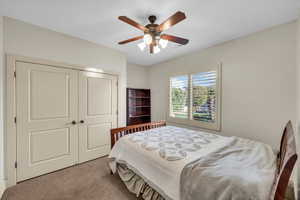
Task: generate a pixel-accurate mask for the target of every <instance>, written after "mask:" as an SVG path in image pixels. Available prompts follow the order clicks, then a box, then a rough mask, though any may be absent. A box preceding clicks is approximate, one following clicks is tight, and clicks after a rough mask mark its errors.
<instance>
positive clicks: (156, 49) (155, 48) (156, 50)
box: [153, 45, 160, 54]
mask: <svg viewBox="0 0 300 200" xmlns="http://www.w3.org/2000/svg"><path fill="white" fill-rule="evenodd" d="M159 52H160V48H159V47H158V45H156V46H154V47H153V53H154V54H157V53H159Z"/></svg>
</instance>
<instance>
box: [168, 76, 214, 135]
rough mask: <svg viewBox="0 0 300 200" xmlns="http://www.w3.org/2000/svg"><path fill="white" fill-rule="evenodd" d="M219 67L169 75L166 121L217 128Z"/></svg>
mask: <svg viewBox="0 0 300 200" xmlns="http://www.w3.org/2000/svg"><path fill="white" fill-rule="evenodd" d="M218 71H219V70H212V71H207V72H199V73H195V74H186V75H180V76H174V77H171V78H170V104H169V118H168V119H169V121H171V122H175V123H183V124H187V125H192V126H199V127H202V128H207V129H213V130H219V129H220V119H219V110H220V108H219V107H220V106H219V84H220V83H219V79H220V78H219V77H218V76H219V75H218Z"/></svg>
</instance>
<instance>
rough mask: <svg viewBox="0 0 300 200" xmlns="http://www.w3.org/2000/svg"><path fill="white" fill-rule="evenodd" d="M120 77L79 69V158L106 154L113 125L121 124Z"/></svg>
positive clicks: (82, 159) (80, 160)
mask: <svg viewBox="0 0 300 200" xmlns="http://www.w3.org/2000/svg"><path fill="white" fill-rule="evenodd" d="M116 95H117V78H116V77H115V76H111V75H107V74H99V73H93V72H80V73H79V119H80V125H79V132H78V134H79V162H84V161H87V160H91V159H95V158H97V157H99V156H103V155H106V154H107V152H109V150H110V129H111V128H113V127H116V126H117V96H116Z"/></svg>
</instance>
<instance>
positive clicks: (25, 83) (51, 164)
mask: <svg viewBox="0 0 300 200" xmlns="http://www.w3.org/2000/svg"><path fill="white" fill-rule="evenodd" d="M16 70H17V77H16V100H17V162H18V167H17V181H22V180H25V179H29V178H32V177H35V176H39V175H41V174H45V173H48V172H52V171H55V170H58V169H61V168H64V167H68V166H71V165H73V164H75V163H76V162H77V159H78V128H77V126H76V125H74V124H72V121H73V120H75V121H77V120H78V72H77V71H75V70H70V69H64V68H57V67H55V66H46V65H39V64H32V63H24V62H17V63H16Z"/></svg>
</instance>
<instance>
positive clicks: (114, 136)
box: [110, 121, 166, 148]
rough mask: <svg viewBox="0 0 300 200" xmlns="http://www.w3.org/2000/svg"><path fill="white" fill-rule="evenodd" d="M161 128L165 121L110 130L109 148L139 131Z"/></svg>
mask: <svg viewBox="0 0 300 200" xmlns="http://www.w3.org/2000/svg"><path fill="white" fill-rule="evenodd" d="M161 126H166V122H165V121H159V122H150V123H145V124H137V125H131V126H126V127H121V128H114V129H111V130H110V138H111V148H113V146H114V145H115V143H116V142H117V141H118V140H119V139H120V138H121V137H123V136H124V135H128V134H131V133H135V132H139V131H145V130H148V129H152V128H158V127H161Z"/></svg>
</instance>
